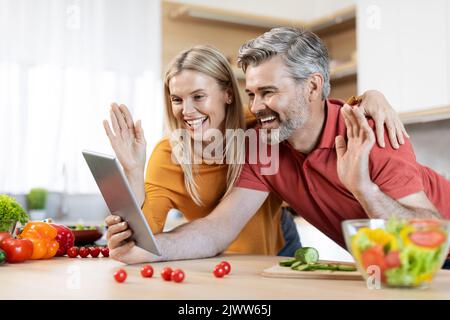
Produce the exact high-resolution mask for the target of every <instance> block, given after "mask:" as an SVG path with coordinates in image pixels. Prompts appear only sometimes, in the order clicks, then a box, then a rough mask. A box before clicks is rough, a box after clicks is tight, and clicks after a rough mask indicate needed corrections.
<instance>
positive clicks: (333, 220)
mask: <svg viewBox="0 0 450 320" xmlns="http://www.w3.org/2000/svg"><path fill="white" fill-rule="evenodd" d="M342 104H343V103H342V102H341V101H338V100H327V103H326V108H325V109H326V121H325V126H324V128H323V131H322V135H321V137H320V141H319V143H318V145H317V147H316V148H315V149H314V150H313V151H312V152H310V153H309V154H308V155H305V154H302V153H300V152H298V151H296V150H295V149H294V148H293V147H292V146H291V145H290V144H289V143H288V142H287V141H284V142H282V143H281V144H280V145H279V170H278V172H277V173H276V174H274V175H262V174H261V171H260V169H261V168H263V167H269V165H262V164H260V163H257V164H249V163H248V159H249V157H248V154H247V163H246V164H245V166H244V168H243V171H242V174H241V176H240V178H239V180H238V182H237V184H236V186H237V187H241V188H247V189H254V190H261V191H270V192H274V193H275V194H277V195H278V196H279V197H280V198H281V199H283V200H284V201H286V202H287V203H289V205H290V206H291V207H292V208H293V209H294V210H295V211H296V212H297V213H298V214H299V215H300V216H302V217H303V218H304V219H306V220H307V221H308V222H310V223H311V224H312V225H314V226H315V227H316V228H318V229H319V230H321V231H322V232H323V233H325V234H326V235H327V236H329V237H330V238H331V239H333V240H334V241H336V242H337V243H338V244H340V245H341V246H343V247H345V243H344V238H343V234H342V230H341V221H343V220H347V219H365V218H367V214H366V213H365V212H364V210H363V208H362V207H361V205H360V204H359V203H358V201H357V200H356V199H355V198H354V197H353V195H352V194H351V193H350V192H349V191H348V190H347V189H346V188H345V187H344V186H343V185H342V183H341V182H340V181H339V178H338V175H337V169H336V167H337V157H336V150H335V145H334V141H335V137H336V136H337V135H342V136H344V137H346V128H345V123H344V119H343V117H342V116H341V114H340V112H339V110H340V107H341V106H342ZM369 123H370V125H371V126H372V128H373V126H374V125H373V122H372V120H369ZM385 139H386V141H389V140H388V137H387V135H385ZM268 148H269V152H270V147H268ZM247 153H248V152H247ZM369 162H370V163H369V170H370V176H371V178H372V181H374V182H375V183H376V184H377V185H378V186H379V187H380V189H381V191H383V192H384V193H385V194H387V195H388V196H390V197H391V198H393V199H400V198H403V197H405V196H408V195H410V194H413V193H416V192H419V191H422V190H423V191H425V193H426V194H427V196H428V198H429V199H430V201H431V202H432V203H433V204H434V205H435V206H436V208H437V209H438V210H439V212H440V213H441V214H442V215H443V216H444V217H446V218H447V219H448V218H450V181H448V180H446V179H444V178H443V177H441V176H440V175H438V174H437V173H436V172H434V171H433V170H431V169H430V168H427V167H425V166H422V165H420V164H419V163H417V161H416V157H415V154H414V151H413V148H412V146H411V144H410V142H409V140H406V141H405V144H403V145H402V146H401V147H400V149H398V150H395V149H393V148H392V147H391V146H390V144H389V143H386V147H385V148H384V149H383V148H380V147H378V145H377V144H375V146H374V147H373V149H372V151H371V153H370V161H369Z"/></svg>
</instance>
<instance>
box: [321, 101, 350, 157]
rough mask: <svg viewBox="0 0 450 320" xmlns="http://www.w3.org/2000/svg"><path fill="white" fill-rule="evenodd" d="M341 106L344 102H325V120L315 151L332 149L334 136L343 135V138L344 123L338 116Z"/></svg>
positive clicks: (344, 131)
mask: <svg viewBox="0 0 450 320" xmlns="http://www.w3.org/2000/svg"><path fill="white" fill-rule="evenodd" d="M343 105H344V102H343V101H341V100H337V99H327V100H326V101H325V112H326V113H325V116H326V120H325V125H324V127H323V130H322V134H321V136H320V141H319V143H318V145H317V147H316V149H334V140H335V138H336V136H337V135H343V136H344V137H345V133H346V128H345V123H344V121H343V119H341V118H342V117H341V116H340V109H341V106H343Z"/></svg>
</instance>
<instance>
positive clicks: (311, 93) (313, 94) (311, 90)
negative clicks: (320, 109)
mask: <svg viewBox="0 0 450 320" xmlns="http://www.w3.org/2000/svg"><path fill="white" fill-rule="evenodd" d="M307 89H308V92H307V94H308V97H309V101H310V102H312V101H317V100H322V91H323V77H322V75H321V74H320V73H318V72H315V73H313V74H311V75H310V76H309V77H308V86H307Z"/></svg>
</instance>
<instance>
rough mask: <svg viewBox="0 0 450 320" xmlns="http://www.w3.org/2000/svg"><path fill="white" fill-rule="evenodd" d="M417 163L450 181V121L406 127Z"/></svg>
mask: <svg viewBox="0 0 450 320" xmlns="http://www.w3.org/2000/svg"><path fill="white" fill-rule="evenodd" d="M406 129H407V131H408V133H409V135H410V136H411V141H412V144H413V146H414V150H415V152H416V156H417V161H418V162H419V163H421V164H423V165H426V166H429V167H430V168H432V169H434V170H436V171H438V172H439V173H441V174H443V175H444V176H446V177H447V179H449V180H450V147H449V146H450V143H449V142H450V120H449V119H447V120H441V121H433V122H426V123H416V124H409V125H406Z"/></svg>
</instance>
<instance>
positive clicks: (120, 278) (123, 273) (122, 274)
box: [114, 269, 127, 283]
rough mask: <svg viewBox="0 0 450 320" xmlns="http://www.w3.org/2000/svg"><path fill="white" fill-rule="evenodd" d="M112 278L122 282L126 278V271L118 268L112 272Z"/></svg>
mask: <svg viewBox="0 0 450 320" xmlns="http://www.w3.org/2000/svg"><path fill="white" fill-rule="evenodd" d="M114 279H116V281H117V282H119V283H122V282H124V281H125V280H126V279H127V272H126V271H125V270H124V269H119V270H117V271H116V272H115V273H114Z"/></svg>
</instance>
